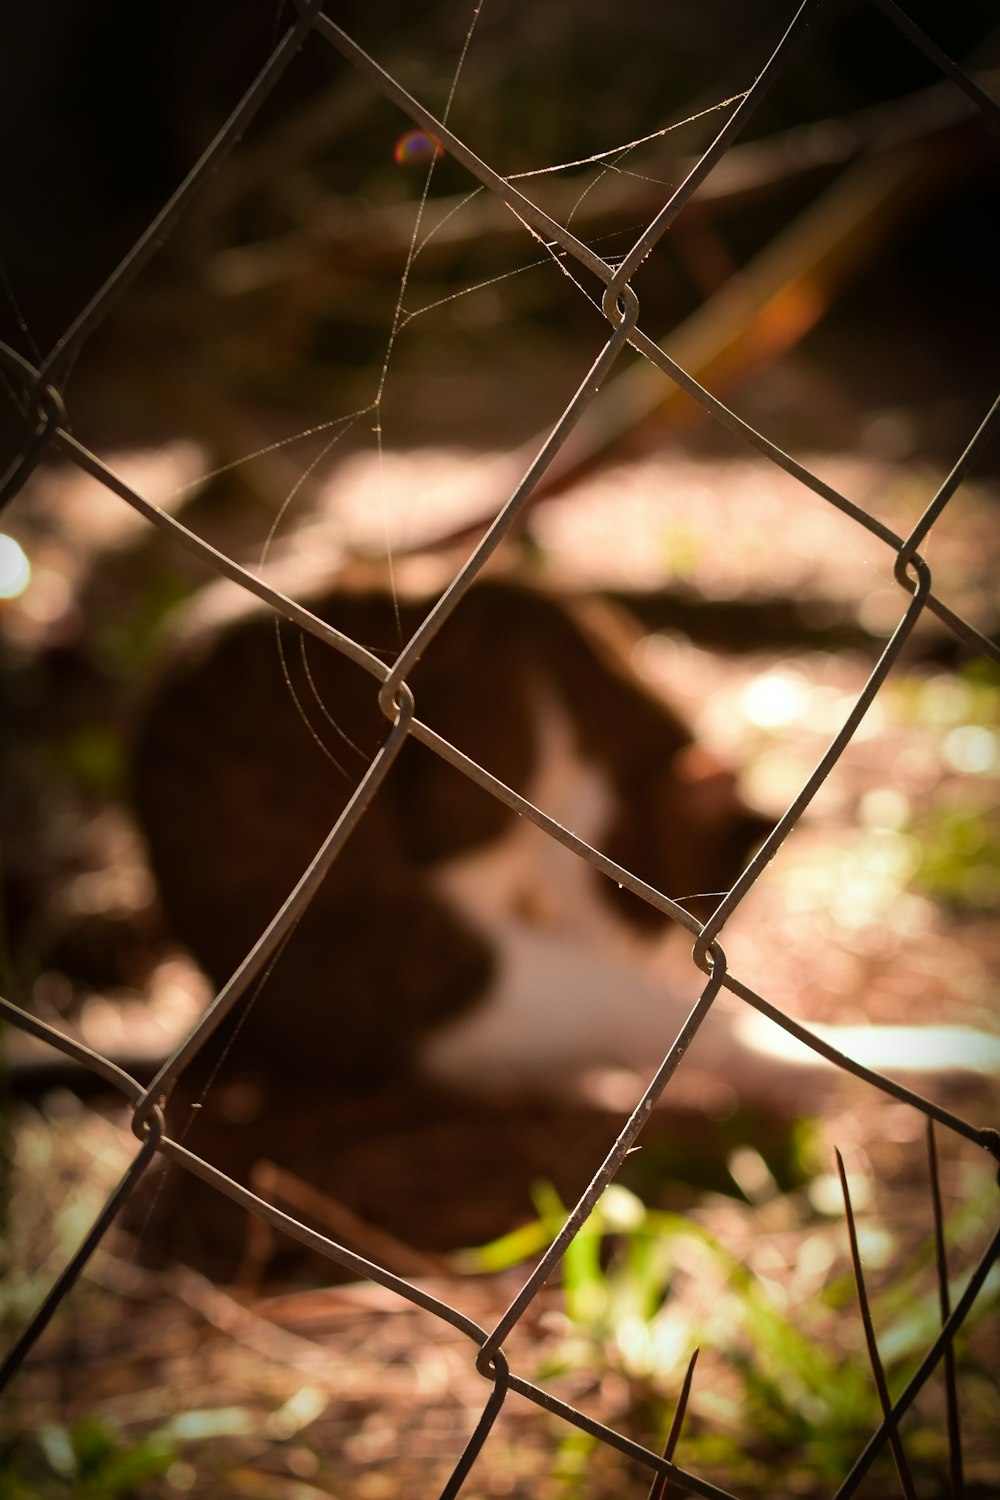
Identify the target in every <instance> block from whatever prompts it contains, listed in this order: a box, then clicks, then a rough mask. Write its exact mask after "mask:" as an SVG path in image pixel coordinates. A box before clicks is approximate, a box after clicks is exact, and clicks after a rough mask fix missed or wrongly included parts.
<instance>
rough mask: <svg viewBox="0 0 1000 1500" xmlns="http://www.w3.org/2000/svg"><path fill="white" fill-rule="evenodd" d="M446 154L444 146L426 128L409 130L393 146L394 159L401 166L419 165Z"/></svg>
mask: <svg viewBox="0 0 1000 1500" xmlns="http://www.w3.org/2000/svg"><path fill="white" fill-rule="evenodd" d="M443 155H444V147H443V146H442V144H441V142H440V141H439V140H438V139H437V137H436V136H433V135H429V134H428V133H427V131H426V130H408V131H407V132H406V134H405V135H401V136H400V138H399V140H398V141H397V142H396V144H395V146H394V147H393V152H392V159H393V161H395V162H396V164H397V165H398V166H400V167H412V166H419V165H421V164H422V163H424V162H429V161H434V160H435V158H436V157H438V156H443Z"/></svg>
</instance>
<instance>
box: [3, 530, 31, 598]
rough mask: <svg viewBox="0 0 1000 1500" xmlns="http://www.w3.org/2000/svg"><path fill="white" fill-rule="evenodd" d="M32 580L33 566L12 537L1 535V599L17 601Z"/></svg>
mask: <svg viewBox="0 0 1000 1500" xmlns="http://www.w3.org/2000/svg"><path fill="white" fill-rule="evenodd" d="M30 580H31V564H30V563H29V561H28V559H27V557H26V556H25V553H24V549H23V548H22V547H21V546H20V545H19V543H17V542H15V540H14V538H13V537H12V536H3V535H0V599H17V598H19V597H20V595H21V594H23V593H24V591H25V589H26V588H27V587H28V583H29V582H30Z"/></svg>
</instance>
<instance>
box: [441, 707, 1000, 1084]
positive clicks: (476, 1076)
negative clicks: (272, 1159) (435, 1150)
mask: <svg viewBox="0 0 1000 1500" xmlns="http://www.w3.org/2000/svg"><path fill="white" fill-rule="evenodd" d="M536 712H537V715H538V725H539V732H540V733H539V739H540V747H541V753H540V758H539V766H538V769H537V771H536V774H535V777H534V779H533V783H532V786H531V788H530V791H529V799H530V800H531V801H532V802H534V804H535V805H536V806H537V807H539V808H541V809H542V810H543V811H544V812H546V813H548V814H549V815H550V816H551V817H554V818H556V819H557V820H558V821H559V822H560V823H562V824H563V825H564V826H565V827H567V828H569V829H570V830H571V831H572V832H573V833H575V834H576V835H577V836H578V837H579V838H581V839H583V840H584V841H585V842H587V843H589V844H592V845H593V846H594V847H597V848H600V840H601V835H602V833H603V832H604V831H605V830H606V829H607V828H608V827H609V826H610V823H611V820H612V817H613V815H614V813H615V810H616V798H617V797H618V796H619V795H620V794H619V793H618V792H617V791H616V790H615V789H614V788H613V787H612V785H611V784H610V782H609V780H608V776H607V772H606V770H605V768H604V767H603V766H600V765H598V764H595V763H594V762H592V761H589V760H587V759H586V758H584V756H583V755H581V753H580V751H579V749H578V748H577V746H576V744H575V743H574V737H573V731H572V726H571V724H570V722H569V720H568V718H567V717H566V715H565V713H564V712H563V711H562V710H561V708H560V707H559V705H558V704H557V702H556V701H555V699H554V698H553V697H552V696H551V694H547V693H543V692H539V694H538V697H537V700H536ZM637 812H638V810H637ZM602 879H604V877H603V876H602V875H600V874H598V873H597V872H596V871H595V870H594V869H593V868H592V867H591V866H590V865H589V864H588V863H587V862H586V861H585V860H584V859H582V858H580V857H579V856H578V855H576V854H574V853H573V852H572V851H571V850H569V849H566V848H565V847H564V846H563V845H562V844H560V843H559V842H558V841H557V840H556V839H554V838H552V837H550V836H549V835H548V834H546V833H544V832H543V831H542V830H541V829H539V828H537V827H536V826H535V824H533V823H532V822H530V821H529V820H528V819H521V820H519V822H518V823H517V824H516V826H515V827H514V828H512V829H511V830H510V831H509V832H507V833H506V834H504V835H503V836H502V837H501V838H500V839H498V840H496V841H494V843H492V844H491V845H489V846H488V847H487V848H485V849H483V850H482V851H478V852H476V853H475V854H471V855H467V856H464V857H462V858H460V859H455V860H451V861H448V862H447V863H446V864H445V865H442V866H440V867H439V869H438V870H437V872H436V874H435V876H434V882H435V885H436V887H437V889H438V891H439V892H440V893H441V894H442V895H443V896H445V897H446V898H447V899H448V900H449V901H451V902H452V903H453V904H454V906H455V907H456V908H457V909H458V910H459V912H460V913H461V914H462V916H463V917H464V918H466V920H467V921H469V922H470V923H471V924H472V925H473V926H474V927H475V928H476V929H477V930H478V931H479V932H481V933H482V934H484V935H485V936H486V937H488V939H489V940H490V941H491V943H492V944H493V947H494V951H495V956H496V968H495V973H494V978H493V982H492V984H491V986H490V989H489V990H488V992H487V993H486V994H484V995H483V996H482V997H481V998H480V999H479V1001H478V1003H477V1004H476V1006H475V1007H474V1008H473V1009H472V1010H470V1011H468V1012H467V1013H466V1014H465V1015H464V1016H463V1017H462V1018H461V1019H460V1020H458V1021H457V1022H455V1023H453V1024H451V1025H449V1026H447V1027H445V1028H443V1029H441V1030H440V1031H437V1032H434V1033H432V1034H431V1035H430V1036H429V1037H428V1038H427V1039H426V1041H425V1042H424V1044H423V1046H422V1049H421V1055H420V1059H419V1062H420V1066H421V1068H422V1070H423V1071H424V1072H426V1073H427V1074H429V1075H430V1076H432V1077H436V1078H438V1079H440V1080H442V1081H445V1082H449V1083H452V1084H456V1085H458V1086H460V1087H464V1088H470V1087H471V1088H474V1089H475V1088H485V1089H488V1090H507V1089H517V1088H528V1089H531V1090H539V1091H542V1092H546V1093H551V1092H560V1091H562V1090H564V1089H572V1088H573V1087H575V1085H576V1084H577V1082H579V1081H580V1080H581V1079H584V1078H587V1077H588V1076H590V1077H593V1076H594V1075H595V1074H599V1073H601V1072H602V1071H604V1070H609V1071H610V1072H612V1073H613V1072H615V1071H616V1070H622V1069H624V1070H627V1071H628V1072H629V1073H635V1074H638V1075H639V1076H649V1075H650V1074H651V1073H652V1072H653V1071H654V1070H655V1069H656V1067H657V1066H658V1065H659V1063H660V1061H661V1060H662V1058H663V1057H664V1055H665V1054H666V1052H667V1050H668V1049H669V1047H670V1045H671V1043H672V1041H673V1039H674V1037H675V1035H676V1033H677V1031H678V1029H679V1028H680V1026H681V1024H682V1022H683V1021H684V1019H685V1017H686V1015H687V1013H688V1011H689V1010H690V1009H691V1007H692V1006H693V1005H694V1003H695V1001H696V1000H697V998H698V994H699V991H700V989H701V986H702V984H703V980H702V979H701V978H700V976H699V975H698V973H697V971H696V970H695V969H694V966H693V964H692V965H691V966H690V988H689V991H688V992H686V991H685V986H684V985H683V982H682V981H680V980H679V977H678V974H679V967H678V965H677V963H676V961H674V962H671V961H670V958H669V957H668V955H667V954H666V952H665V945H669V946H670V947H671V948H674V950H675V951H676V948H675V945H676V941H677V938H678V937H679V934H674V935H669V934H668V936H667V937H666V938H652V937H649V936H646V935H644V934H642V933H639V932H637V931H635V929H634V928H632V927H630V926H629V925H627V924H626V923H625V922H624V921H623V920H622V919H621V918H619V917H618V916H617V914H616V913H615V911H614V909H613V908H612V906H611V904H610V903H609V902H607V901H606V900H605V899H604V898H603V897H602V895H601V892H600V890H599V885H598V882H599V881H601V880H602ZM669 894H681V895H683V894H685V893H669ZM814 1030H816V1032H817V1033H818V1034H819V1035H821V1036H822V1037H823V1038H825V1039H826V1040H828V1041H829V1042H831V1043H832V1044H833V1045H834V1046H836V1047H838V1048H839V1049H840V1050H842V1051H844V1052H846V1053H847V1055H849V1056H851V1057H853V1058H855V1059H856V1060H857V1061H859V1062H862V1063H864V1064H865V1065H867V1066H869V1067H872V1068H875V1069H880V1070H884V1071H888V1072H929V1071H936V1072H949V1071H956V1070H957V1071H963V1072H975V1073H981V1074H991V1073H1000V1038H992V1037H986V1036H983V1035H981V1034H980V1033H977V1032H974V1031H971V1030H969V1029H967V1028H963V1027H957V1026H939V1027H927V1028H916V1027H892V1026H863V1027H836V1026H825V1027H823V1026H820V1027H815V1028H814ZM692 1059H695V1060H696V1063H695V1065H696V1066H697V1067H698V1069H699V1070H700V1071H701V1072H702V1073H703V1074H713V1075H714V1076H715V1077H716V1078H718V1079H719V1080H720V1081H723V1082H728V1083H729V1084H730V1085H731V1086H732V1087H733V1089H734V1090H735V1091H736V1092H737V1093H738V1094H740V1095H743V1096H747V1095H758V1096H761V1097H766V1096H767V1095H768V1092H769V1091H770V1090H773V1089H774V1088H776V1087H778V1088H780V1087H786V1088H789V1089H791V1090H794V1088H795V1086H796V1084H798V1085H799V1086H802V1085H803V1084H807V1085H808V1084H809V1083H811V1081H812V1080H813V1078H814V1077H815V1078H816V1079H819V1078H822V1077H827V1078H830V1077H832V1076H833V1074H832V1070H831V1069H830V1066H829V1065H827V1064H825V1063H823V1062H822V1061H821V1060H819V1059H818V1058H817V1056H816V1054H815V1053H813V1052H812V1051H811V1050H810V1049H808V1048H806V1047H804V1046H803V1045H802V1044H801V1043H799V1042H797V1041H796V1040H795V1039H794V1038H793V1037H790V1036H789V1035H788V1034H787V1033H785V1032H783V1031H782V1030H781V1029H780V1028H778V1027H776V1026H775V1025H773V1024H772V1023H771V1022H769V1021H766V1020H765V1019H764V1018H762V1017H761V1016H759V1015H758V1014H757V1013H756V1012H754V1011H752V1010H749V1009H748V1008H746V1007H744V1006H743V1005H741V1004H739V1003H737V1002H733V1001H732V1000H731V999H730V998H728V997H726V996H725V995H723V996H722V997H720V999H719V1000H718V1001H717V1002H716V1005H715V1007H714V1008H713V1011H712V1012H711V1014H710V1015H709V1017H708V1019H707V1021H706V1022H705V1023H704V1024H703V1026H702V1028H701V1031H700V1032H699V1034H698V1036H697V1038H696V1039H695V1042H694V1044H693V1046H692Z"/></svg>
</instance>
